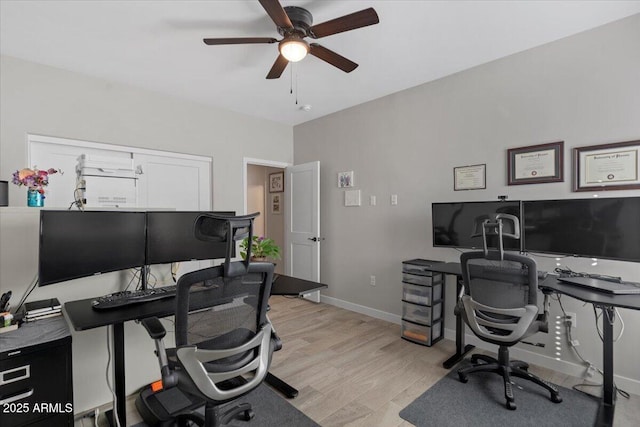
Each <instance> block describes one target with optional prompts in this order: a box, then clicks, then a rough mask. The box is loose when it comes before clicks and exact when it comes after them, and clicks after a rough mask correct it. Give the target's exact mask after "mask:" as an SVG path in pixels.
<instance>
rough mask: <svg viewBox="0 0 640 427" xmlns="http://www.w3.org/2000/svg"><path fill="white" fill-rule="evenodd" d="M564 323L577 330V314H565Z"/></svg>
mask: <svg viewBox="0 0 640 427" xmlns="http://www.w3.org/2000/svg"><path fill="white" fill-rule="evenodd" d="M564 321H565V322H567V323H568V324H570V326H571V327H572V328H575V327H576V326H577V324H576V314H575V313H570V312H568V311H567V312H565V317H564Z"/></svg>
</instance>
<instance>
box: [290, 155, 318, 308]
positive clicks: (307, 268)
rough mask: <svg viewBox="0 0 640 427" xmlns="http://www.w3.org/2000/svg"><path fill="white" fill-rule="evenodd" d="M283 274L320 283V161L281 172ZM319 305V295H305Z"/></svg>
mask: <svg viewBox="0 0 640 427" xmlns="http://www.w3.org/2000/svg"><path fill="white" fill-rule="evenodd" d="M284 189H285V190H284V206H285V215H284V223H285V233H284V242H285V248H286V249H285V251H284V253H285V274H287V275H288V276H292V277H298V278H300V279H305V280H311V281H314V282H319V281H320V162H311V163H305V164H302V165H296V166H290V167H287V168H286V169H285V183H284ZM305 297H307V298H308V299H310V300H312V301H315V302H320V292H319V291H316V292H312V293H311V294H308V295H306V296H305Z"/></svg>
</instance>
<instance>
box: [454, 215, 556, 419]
mask: <svg viewBox="0 0 640 427" xmlns="http://www.w3.org/2000/svg"><path fill="white" fill-rule="evenodd" d="M507 229H508V231H507ZM479 235H482V237H483V245H484V250H483V251H476V252H466V253H464V254H462V256H461V257H460V262H461V264H462V277H463V280H464V291H463V295H461V297H460V300H459V302H458V305H457V307H456V313H459V314H461V315H462V317H463V319H464V321H465V322H466V323H467V325H469V327H470V328H471V330H472V331H473V333H474V334H475V335H476V336H477V337H478V338H480V339H481V340H483V341H486V342H489V343H492V344H496V345H498V346H499V350H498V358H497V359H496V358H494V357H490V356H487V355H484V354H474V355H472V356H471V363H472V366H470V367H467V368H463V369H460V370H459V371H458V377H459V378H460V381H462V382H463V383H466V382H467V381H468V378H467V376H468V374H471V373H473V372H494V373H497V374H500V375H501V376H502V378H503V380H504V395H505V398H506V407H507V408H508V409H516V404H515V401H514V396H513V389H512V384H511V376H514V377H518V378H523V379H526V380H528V381H532V382H534V383H536V384H538V385H540V386H542V387H544V388H545V389H546V390H548V391H549V392H550V394H551V397H550V399H551V401H552V402H554V403H559V402H562V398H561V397H560V395H559V392H558V389H557V388H556V387H555V386H554V385H552V384H550V383H548V382H546V381H544V380H542V379H540V378H538V377H537V376H535V375H533V374H531V373H529V372H528V368H529V365H528V364H527V363H525V362H523V361H518V360H514V361H510V360H509V347H511V346H513V345H515V344H517V343H519V342H520V341H521V340H523V339H524V338H526V337H528V336H530V335H533V334H535V333H536V332H548V326H547V316H548V312H547V310H546V307H547V304H548V299H547V296H546V295H545V301H544V312H543V313H540V314H539V313H538V311H539V310H538V299H537V298H538V271H537V266H536V262H535V260H533V259H532V258H529V257H527V256H524V255H520V254H517V253H511V252H504V249H503V237H510V238H515V239H517V238H519V237H520V232H519V221H518V218H517V217H515V216H513V215H508V214H497V215H495V216H494V218H480V219H479V221H478V220H476V228H475V233H474V234H473V236H479ZM490 236H497V239H496V238H495V237H494V238H493V241H494V242H497V244H498V249H488V245H487V240H488V239H489V238H490Z"/></svg>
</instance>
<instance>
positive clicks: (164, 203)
mask: <svg viewBox="0 0 640 427" xmlns="http://www.w3.org/2000/svg"><path fill="white" fill-rule="evenodd" d="M133 159H134V165H135V166H136V168H137V169H138V170H139V171H141V172H142V173H141V174H140V175H138V177H139V179H138V185H139V188H138V206H139V207H145V208H160V209H162V208H167V209H171V208H173V209H176V210H182V211H199V210H201V211H204V210H210V209H211V162H209V161H202V160H194V159H181V158H175V157H165V156H159V155H150V154H137V153H136V154H134V155H133Z"/></svg>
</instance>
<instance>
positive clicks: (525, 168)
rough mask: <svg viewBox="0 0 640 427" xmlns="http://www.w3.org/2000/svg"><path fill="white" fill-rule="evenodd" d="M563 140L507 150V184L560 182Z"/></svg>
mask: <svg viewBox="0 0 640 427" xmlns="http://www.w3.org/2000/svg"><path fill="white" fill-rule="evenodd" d="M563 152H564V141H559V142H551V143H549V144H540V145H530V146H528V147H519V148H510V149H509V150H507V154H508V161H507V171H508V174H509V179H508V184H509V185H519V184H543V183H548V182H562V181H564V175H563V166H564V163H563Z"/></svg>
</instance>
